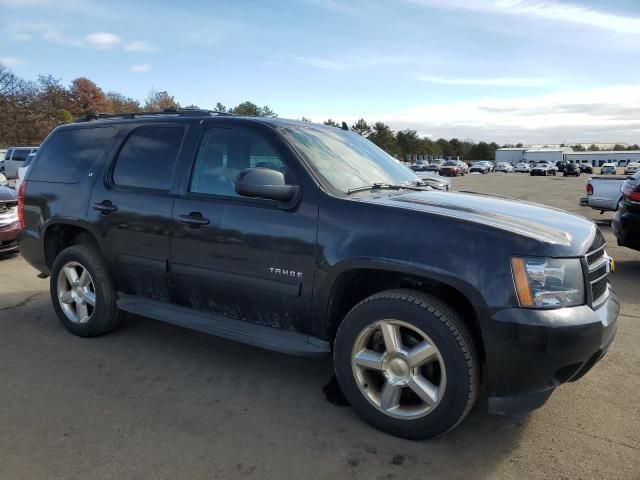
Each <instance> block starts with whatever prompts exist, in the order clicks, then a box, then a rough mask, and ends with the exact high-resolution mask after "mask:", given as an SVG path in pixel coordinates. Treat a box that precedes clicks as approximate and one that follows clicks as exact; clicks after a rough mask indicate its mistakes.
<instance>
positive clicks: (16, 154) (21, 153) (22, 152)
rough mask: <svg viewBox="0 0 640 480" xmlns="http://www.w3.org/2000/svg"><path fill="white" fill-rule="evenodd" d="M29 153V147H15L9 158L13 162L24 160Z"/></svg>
mask: <svg viewBox="0 0 640 480" xmlns="http://www.w3.org/2000/svg"><path fill="white" fill-rule="evenodd" d="M30 153H31V149H30V148H16V149H15V150H14V151H13V156H12V157H11V160H13V161H14V162H24V161H25V160H26V159H27V157H28V156H29V154H30Z"/></svg>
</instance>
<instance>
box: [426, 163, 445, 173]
mask: <svg viewBox="0 0 640 480" xmlns="http://www.w3.org/2000/svg"><path fill="white" fill-rule="evenodd" d="M441 166H442V165H441V164H439V163H430V164H429V165H427V168H426V169H425V172H433V173H438V172H439V171H440V167H441Z"/></svg>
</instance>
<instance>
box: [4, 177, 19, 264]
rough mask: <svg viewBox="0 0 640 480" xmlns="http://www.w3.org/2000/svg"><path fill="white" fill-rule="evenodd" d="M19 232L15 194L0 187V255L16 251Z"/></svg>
mask: <svg viewBox="0 0 640 480" xmlns="http://www.w3.org/2000/svg"><path fill="white" fill-rule="evenodd" d="M19 230H20V226H19V223H18V197H17V195H16V192H15V191H13V190H11V189H10V188H7V187H0V253H7V252H16V251H18V242H17V241H16V238H17V236H18V231H19Z"/></svg>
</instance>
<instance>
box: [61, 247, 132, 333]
mask: <svg viewBox="0 0 640 480" xmlns="http://www.w3.org/2000/svg"><path fill="white" fill-rule="evenodd" d="M65 268H66V270H65ZM71 270H73V271H74V272H75V277H77V281H75V282H74V283H72V278H71V277H73V274H72V273H70V272H71ZM85 270H86V273H88V282H89V283H87V277H86V275H85V273H84V272H85ZM74 285H75V286H74ZM49 291H50V294H51V301H52V302H53V308H54V310H55V311H56V314H57V315H58V318H59V319H60V322H61V323H62V325H63V326H64V327H65V328H66V329H67V330H68V331H69V332H71V333H73V334H74V335H78V336H79V337H95V336H98V335H102V334H105V333H108V332H110V331H112V330H114V329H115V328H117V327H118V326H119V325H120V323H121V321H122V316H123V314H122V312H120V311H119V310H118V309H117V308H116V290H115V288H114V285H113V282H112V281H111V278H110V276H109V273H108V271H107V268H106V265H105V262H104V260H103V259H102V257H101V256H100V254H99V253H98V251H97V250H96V248H95V247H93V246H91V245H86V244H83V245H73V246H71V247H68V248H65V249H64V250H62V252H60V253H59V254H58V256H57V257H56V259H55V261H54V262H53V267H52V269H51V280H50V283H49ZM62 297H64V298H65V299H66V301H64V300H63V299H62ZM91 300H93V305H92V304H91ZM82 304H84V308H86V310H84V308H83V307H82V306H81V305H82ZM74 314H75V319H74V318H73V317H74Z"/></svg>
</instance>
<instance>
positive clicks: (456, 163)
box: [444, 160, 458, 165]
mask: <svg viewBox="0 0 640 480" xmlns="http://www.w3.org/2000/svg"><path fill="white" fill-rule="evenodd" d="M444 164H445V165H458V162H456V161H455V160H450V161H448V162H444Z"/></svg>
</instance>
